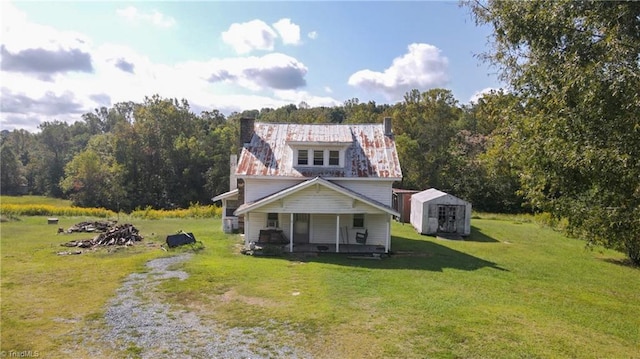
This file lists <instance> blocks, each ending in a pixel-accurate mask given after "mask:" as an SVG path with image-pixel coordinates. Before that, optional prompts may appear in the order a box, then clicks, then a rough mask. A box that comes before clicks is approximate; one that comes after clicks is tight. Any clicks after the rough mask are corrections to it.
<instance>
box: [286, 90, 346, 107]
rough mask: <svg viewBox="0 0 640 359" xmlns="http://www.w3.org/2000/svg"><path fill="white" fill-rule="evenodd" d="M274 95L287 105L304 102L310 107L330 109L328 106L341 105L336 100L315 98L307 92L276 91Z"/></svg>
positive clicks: (321, 97) (325, 97)
mask: <svg viewBox="0 0 640 359" xmlns="http://www.w3.org/2000/svg"><path fill="white" fill-rule="evenodd" d="M274 94H275V96H276V97H277V98H278V99H281V100H283V101H284V102H286V103H287V104H289V103H293V104H296V105H297V104H299V103H300V102H303V101H304V102H306V103H307V104H308V105H309V106H311V107H318V106H327V107H330V106H338V105H341V103H340V102H339V101H338V100H336V99H334V98H332V97H327V96H316V95H312V94H310V93H308V92H307V91H295V90H278V91H274Z"/></svg>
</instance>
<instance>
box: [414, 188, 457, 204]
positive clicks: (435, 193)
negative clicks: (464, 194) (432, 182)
mask: <svg viewBox="0 0 640 359" xmlns="http://www.w3.org/2000/svg"><path fill="white" fill-rule="evenodd" d="M445 196H450V197H451V198H454V199H455V200H456V201H458V202H460V203H465V204H467V203H469V202H467V201H465V200H463V199H461V198H458V197H456V196H454V195H451V194H449V193H446V192H442V191H440V190H438V189H435V188H430V189H428V190H425V191H422V192H419V193H416V194H413V195H412V196H411V200H414V199H415V200H416V201H420V202H429V201H431V200H434V199H436V198H440V197H445Z"/></svg>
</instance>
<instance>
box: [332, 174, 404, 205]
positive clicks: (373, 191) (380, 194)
mask: <svg viewBox="0 0 640 359" xmlns="http://www.w3.org/2000/svg"><path fill="white" fill-rule="evenodd" d="M332 182H334V183H336V184H339V185H340V186H343V187H345V188H348V189H350V190H352V191H354V192H357V193H360V194H362V195H363V196H366V197H369V198H371V199H373V200H375V201H378V202H380V203H382V204H385V205H387V206H389V207H391V203H392V198H391V197H392V192H391V188H392V185H393V181H371V180H369V181H356V180H351V181H347V180H335V181H332Z"/></svg>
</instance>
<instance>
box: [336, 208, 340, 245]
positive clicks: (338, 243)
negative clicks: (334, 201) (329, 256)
mask: <svg viewBox="0 0 640 359" xmlns="http://www.w3.org/2000/svg"><path fill="white" fill-rule="evenodd" d="M336 253H340V215H339V214H338V215H336Z"/></svg>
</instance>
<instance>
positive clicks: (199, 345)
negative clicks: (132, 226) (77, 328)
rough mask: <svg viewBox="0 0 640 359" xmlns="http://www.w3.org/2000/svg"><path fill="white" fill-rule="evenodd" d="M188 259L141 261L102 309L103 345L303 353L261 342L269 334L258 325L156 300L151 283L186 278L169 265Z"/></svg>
mask: <svg viewBox="0 0 640 359" xmlns="http://www.w3.org/2000/svg"><path fill="white" fill-rule="evenodd" d="M190 257H191V255H190V254H181V255H178V256H173V257H166V258H159V259H154V260H152V261H150V262H148V263H147V267H148V268H149V270H148V271H147V272H145V273H133V274H131V275H129V277H127V279H126V280H125V281H124V283H123V285H122V287H121V288H120V289H119V290H118V292H117V295H116V297H115V298H114V299H113V300H112V301H111V302H110V303H109V304H108V307H107V308H108V309H107V311H106V314H105V321H106V324H107V327H106V329H105V330H106V333H105V337H106V338H109V339H110V341H109V343H106V344H107V345H110V346H111V347H112V348H113V349H116V350H120V351H123V352H124V353H128V354H127V355H129V357H132V358H135V357H137V358H234V359H236V358H302V357H308V356H306V355H301V354H300V353H299V352H298V351H296V350H295V349H294V348H289V347H284V348H277V347H274V346H272V345H270V343H268V342H264V343H261V342H260V341H267V340H268V339H265V338H269V333H268V331H267V330H265V329H263V328H249V329H247V328H243V329H238V328H231V329H229V328H223V327H222V326H220V325H218V324H216V323H210V322H206V323H205V321H204V320H202V319H201V318H199V317H198V316H197V315H196V314H194V313H192V312H187V311H184V310H177V309H175V308H172V307H171V306H170V305H169V304H167V303H163V302H160V301H159V300H158V296H157V295H155V293H156V288H157V286H158V285H159V284H160V283H161V282H162V281H164V280H167V279H169V278H178V279H179V280H184V279H186V278H187V277H188V274H187V273H186V272H183V271H179V270H171V269H170V268H171V267H173V266H175V265H176V264H180V263H182V262H184V261H187V260H188V259H189V258H190ZM256 338H262V339H256Z"/></svg>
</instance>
